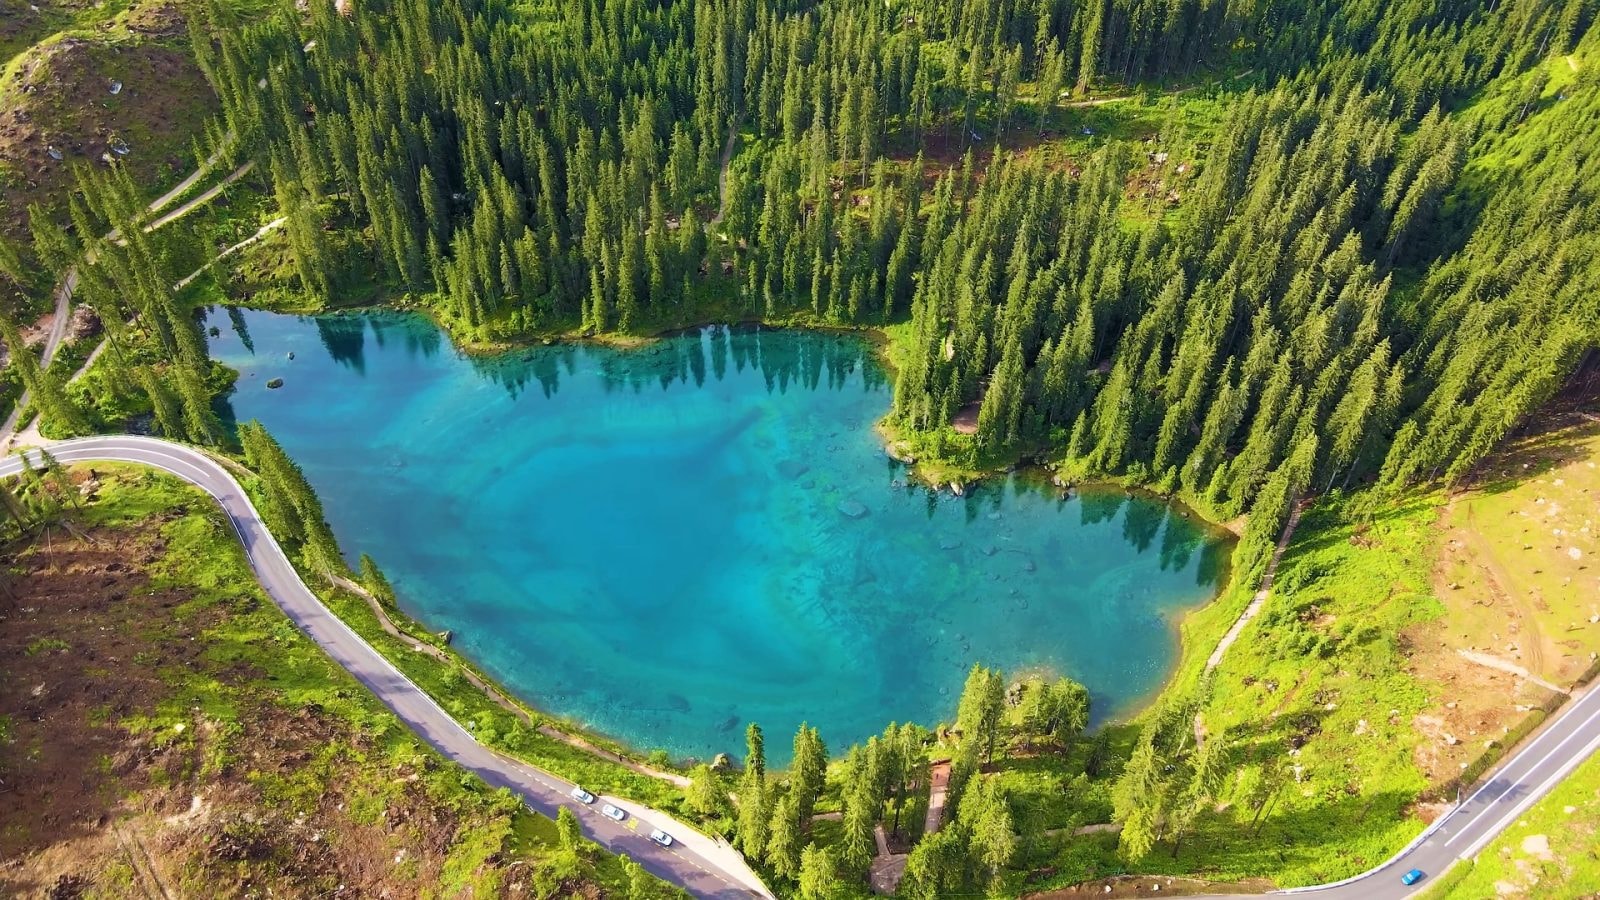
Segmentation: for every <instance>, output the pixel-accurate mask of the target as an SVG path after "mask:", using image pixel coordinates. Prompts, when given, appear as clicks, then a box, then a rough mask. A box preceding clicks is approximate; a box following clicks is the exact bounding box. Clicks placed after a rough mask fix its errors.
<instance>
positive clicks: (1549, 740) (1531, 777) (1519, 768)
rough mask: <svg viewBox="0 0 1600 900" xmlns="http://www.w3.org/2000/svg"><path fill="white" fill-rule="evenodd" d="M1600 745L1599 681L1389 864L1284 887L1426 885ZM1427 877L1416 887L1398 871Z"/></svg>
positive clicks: (1369, 897)
mask: <svg viewBox="0 0 1600 900" xmlns="http://www.w3.org/2000/svg"><path fill="white" fill-rule="evenodd" d="M1596 750H1600V686H1597V687H1591V688H1590V689H1589V690H1586V691H1584V692H1583V693H1582V694H1580V695H1578V696H1577V697H1576V698H1575V699H1573V700H1571V701H1569V702H1568V703H1567V704H1566V705H1565V706H1564V707H1562V708H1561V710H1560V711H1559V712H1558V713H1557V714H1556V716H1555V717H1554V718H1553V719H1552V720H1551V721H1550V722H1549V724H1548V725H1546V727H1545V728H1544V729H1543V730H1541V731H1540V732H1539V733H1538V734H1537V735H1535V736H1534V737H1533V739H1532V740H1529V741H1527V742H1525V743H1523V744H1522V745H1521V746H1520V747H1519V748H1518V749H1517V751H1516V753H1514V754H1513V755H1512V756H1511V757H1510V758H1509V759H1508V760H1507V761H1506V762H1505V763H1503V764H1502V765H1501V766H1500V769H1499V770H1498V771H1497V772H1495V774H1494V777H1492V778H1490V779H1489V780H1488V781H1487V782H1485V783H1484V784H1483V785H1482V786H1481V787H1479V788H1478V789H1477V790H1476V791H1474V792H1473V793H1471V794H1470V795H1468V796H1467V797H1466V798H1464V799H1463V801H1462V803H1461V805H1460V806H1458V807H1456V808H1455V809H1454V810H1452V811H1451V812H1450V813H1449V814H1448V815H1445V816H1441V817H1440V818H1439V819H1438V820H1437V821H1435V822H1434V823H1433V825H1431V826H1429V827H1428V828H1427V829H1426V830H1424V831H1423V832H1422V834H1420V835H1418V836H1417V839H1416V840H1415V841H1413V842H1412V843H1411V845H1410V846H1408V847H1405V848H1404V849H1402V850H1401V851H1400V852H1399V853H1397V854H1395V856H1393V857H1392V858H1390V859H1389V860H1388V861H1387V862H1385V863H1383V864H1381V865H1379V866H1378V867H1376V868H1374V869H1370V870H1368V871H1366V872H1363V873H1362V874H1360V875H1357V876H1355V877H1353V878H1349V879H1346V880H1344V881H1339V882H1334V883H1333V884H1325V885H1313V886H1309V887H1303V888H1294V889H1291V890H1287V891H1282V892H1281V893H1284V894H1308V895H1311V896H1314V897H1316V898H1318V900H1322V898H1341V900H1342V898H1352V900H1357V898H1359V900H1391V898H1401V897H1409V896H1411V895H1412V894H1415V893H1418V892H1420V891H1423V890H1425V889H1426V888H1427V887H1428V885H1429V883H1430V882H1432V881H1434V880H1435V879H1436V878H1438V877H1439V876H1440V875H1443V874H1444V871H1445V870H1446V869H1448V868H1450V866H1451V865H1452V864H1453V863H1455V862H1456V861H1457V860H1467V859H1471V858H1472V857H1474V856H1476V855H1477V854H1478V853H1479V851H1481V850H1482V849H1483V848H1484V847H1485V846H1487V845H1488V844H1489V842H1491V841H1493V840H1494V839H1495V838H1496V837H1497V836H1499V834H1500V833H1501V832H1502V831H1504V830H1505V829H1506V828H1508V827H1510V826H1511V824H1512V823H1514V822H1516V821H1517V819H1518V818H1519V817H1520V816H1521V815H1522V814H1523V813H1524V812H1526V811H1527V809H1528V807H1530V806H1532V805H1533V804H1534V803H1535V802H1536V801H1538V800H1539V798H1541V797H1543V796H1544V795H1545V794H1547V793H1549V792H1550V789H1551V788H1553V787H1555V785H1556V784H1557V783H1558V782H1560V781H1561V779H1563V778H1565V777H1566V776H1567V775H1568V774H1569V773H1570V772H1571V771H1572V770H1573V769H1575V768H1577V766H1578V765H1579V764H1580V763H1582V762H1583V761H1584V760H1585V759H1588V758H1589V757H1590V756H1591V755H1593V754H1594V753H1595V751H1596ZM1412 869H1421V870H1422V871H1423V873H1424V874H1425V875H1426V877H1425V878H1423V879H1422V880H1421V881H1420V882H1418V883H1417V884H1416V885H1414V886H1412V887H1406V886H1405V885H1403V884H1401V883H1400V876H1401V875H1404V874H1405V873H1406V872H1409V871H1411V870H1412Z"/></svg>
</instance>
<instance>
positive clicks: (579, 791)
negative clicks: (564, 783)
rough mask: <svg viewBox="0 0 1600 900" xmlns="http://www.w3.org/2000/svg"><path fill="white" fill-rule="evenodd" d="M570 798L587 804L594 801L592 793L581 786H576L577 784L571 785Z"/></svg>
mask: <svg viewBox="0 0 1600 900" xmlns="http://www.w3.org/2000/svg"><path fill="white" fill-rule="evenodd" d="M572 799H574V800H576V801H578V802H579V803H584V804H588V803H593V802H594V795H593V794H591V793H589V792H588V791H586V790H584V789H583V788H581V787H578V786H577V785H573V787H572Z"/></svg>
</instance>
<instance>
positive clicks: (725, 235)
mask: <svg viewBox="0 0 1600 900" xmlns="http://www.w3.org/2000/svg"><path fill="white" fill-rule="evenodd" d="M1592 5H1593V4H1591V3H1587V2H1584V0H1511V2H1504V3H1495V4H1489V3H1464V4H1455V5H1452V6H1449V7H1438V6H1436V5H1434V4H1426V3H1420V2H1409V3H1399V4H1356V5H1351V4H1346V3H1333V2H1317V0H1308V2H1305V3H1298V4H1293V6H1294V8H1293V9H1292V10H1291V9H1290V8H1288V7H1285V6H1283V5H1282V4H1266V3H1249V2H1246V3H1237V4H1202V3H1198V2H1191V0H1155V2H1153V0H1098V2H1088V3H1070V2H1065V0H1026V2H1025V0H1005V2H999V3H992V4H970V3H957V2H951V0H902V2H891V3H887V4H885V3H878V2H867V0H837V2H828V3H809V2H800V0H706V2H696V3H688V2H671V3H663V2H646V0H620V2H608V3H579V2H575V0H552V2H547V3H543V4H535V5H533V6H531V7H529V6H518V7H515V8H513V7H510V6H508V5H506V4H504V3H501V2H497V0H450V2H443V3H425V2H421V0H393V2H382V0H378V2H364V3H360V4H354V5H353V12H351V13H350V14H349V15H340V14H339V13H338V12H337V11H336V10H335V9H334V6H333V4H332V3H327V2H320V0H318V2H312V3H310V4H308V5H306V6H305V9H304V11H301V10H299V9H298V8H296V7H295V6H294V5H293V4H289V3H285V4H284V5H283V6H282V7H281V8H279V9H278V10H277V11H276V13H275V14H274V15H272V16H270V17H267V18H266V19H264V20H263V21H262V22H260V23H259V24H252V25H249V26H244V25H239V24H234V25H233V26H231V27H229V28H227V29H213V28H210V27H208V24H207V22H206V21H205V18H206V17H204V16H198V17H196V20H195V21H196V25H195V28H196V36H197V41H196V43H197V47H198V48H199V53H200V57H201V61H202V65H203V66H204V67H205V69H206V70H207V72H208V73H209V74H210V75H211V77H212V78H213V80H214V82H215V84H216V85H217V88H218V91H219V93H220V94H221V95H222V97H223V98H224V104H225V108H226V110H227V115H228V119H229V123H230V124H231V126H232V127H233V128H234V129H235V130H236V131H237V132H238V133H239V134H241V135H242V136H243V141H244V145H245V146H246V147H248V148H250V149H249V152H252V153H257V154H259V155H260V157H261V158H262V159H263V161H264V162H265V163H266V169H267V170H268V171H270V172H271V175H272V181H273V184H274V185H275V190H276V193H277V200H278V203H279V205H280V206H281V207H282V211H283V214H284V215H285V216H287V219H288V236H289V244H290V247H291V249H292V251H293V257H294V259H295V270H296V272H297V273H298V280H299V282H300V285H301V287H303V288H304V289H305V290H306V291H309V292H311V293H313V294H320V295H326V294H328V293H330V292H332V291H335V290H337V289H338V285H339V283H340V280H341V278H342V277H344V275H345V273H346V271H347V269H348V267H349V265H350V261H349V259H348V258H346V255H341V254H336V253H334V252H333V251H332V250H330V244H329V242H328V241H326V240H324V239H323V238H324V231H325V229H327V228H333V227H344V226H350V225H353V226H355V227H357V228H358V229H359V230H360V233H361V234H362V235H363V240H365V241H366V242H367V244H368V247H369V248H370V251H371V258H372V259H374V260H376V265H377V266H378V272H376V273H375V274H377V275H378V276H379V277H380V278H381V279H383V280H385V281H386V282H387V283H389V284H392V285H394V286H395V287H396V289H399V290H407V291H411V292H413V293H415V294H417V295H418V296H421V297H423V298H424V299H425V302H427V303H429V304H430V305H431V306H432V307H433V309H434V311H435V312H436V313H437V314H438V315H439V316H440V318H441V319H443V320H444V321H446V322H447V323H449V324H451V326H452V327H453V328H454V329H455V330H457V331H458V332H460V333H465V334H469V335H476V336H479V337H483V338H489V339H500V338H507V337H515V336H517V335H522V334H527V333H530V332H535V331H541V330H544V331H548V330H563V329H568V328H573V327H578V328H582V329H585V330H588V331H591V332H594V331H610V330H623V331H629V330H635V331H636V330H642V329H645V330H647V329H649V328H650V327H652V323H655V322H663V321H682V320H684V319H686V318H690V319H692V318H693V312H694V310H696V309H702V308H703V309H707V310H712V309H715V310H716V311H717V314H719V315H727V314H730V313H732V314H737V315H753V316H768V317H775V316H783V317H792V316H795V315H800V316H802V317H804V318H806V319H809V320H811V321H816V322H825V323H845V324H874V323H883V322H893V321H909V329H910V332H909V333H910V337H909V338H908V340H909V341H910V343H911V346H910V349H909V351H908V352H907V353H905V354H904V359H903V365H902V371H901V372H900V377H899V379H898V381H897V384H896V391H895V400H894V411H893V419H894V421H895V422H896V423H898V425H899V426H900V427H903V428H905V429H908V430H909V431H911V432H913V433H924V434H929V435H932V436H934V437H935V438H936V439H937V441H938V442H939V448H940V449H941V450H942V451H944V452H946V453H955V454H958V455H959V454H960V453H962V452H966V453H973V454H977V455H979V456H982V455H983V454H986V453H997V452H998V453H1009V454H1012V455H1015V454H1017V453H1021V452H1032V451H1035V450H1041V449H1042V450H1047V451H1049V452H1054V453H1059V454H1064V455H1065V457H1067V458H1068V459H1069V460H1070V461H1073V463H1074V465H1076V466H1078V467H1079V468H1081V469H1083V470H1085V471H1087V472H1096V473H1098V472H1106V473H1130V474H1132V475H1134V476H1135V477H1137V478H1139V479H1141V480H1144V481H1147V482H1150V483H1153V484H1156V485H1158V486H1160V487H1162V488H1164V489H1169V490H1170V489H1182V490H1184V491H1185V492H1186V493H1187V494H1188V495H1189V496H1191V497H1193V498H1197V499H1199V500H1202V501H1203V502H1205V503H1207V504H1209V505H1211V506H1212V507H1214V508H1215V509H1216V510H1218V511H1219V512H1220V513H1223V514H1226V515H1234V514H1237V513H1240V512H1244V511H1252V510H1253V511H1255V512H1258V513H1260V515H1259V516H1258V520H1259V522H1260V525H1261V527H1260V528H1259V529H1257V530H1259V531H1260V532H1261V534H1262V535H1268V536H1270V534H1271V532H1272V531H1273V529H1272V528H1271V527H1270V526H1273V525H1275V524H1276V523H1280V522H1281V521H1282V519H1283V518H1284V517H1285V516H1286V515H1287V512H1288V508H1289V506H1290V505H1291V504H1292V502H1293V501H1294V500H1295V499H1296V498H1298V497H1299V496H1301V495H1303V494H1304V493H1306V492H1309V491H1322V490H1326V489H1328V488H1330V487H1337V486H1340V485H1345V484H1348V483H1351V482H1352V481H1353V480H1355V479H1359V478H1382V479H1383V480H1385V481H1387V482H1389V483H1392V484H1404V483H1410V482H1416V481H1421V480H1427V479H1431V478H1437V477H1441V476H1449V477H1455V476H1458V475H1460V474H1461V473H1462V472H1463V471H1464V470H1465V469H1466V468H1467V467H1468V466H1470V465H1471V463H1472V462H1473V461H1475V460H1476V459H1478V458H1480V457H1481V456H1482V455H1483V453H1484V452H1486V451H1487V450H1488V448H1489V447H1490V446H1492V444H1493V443H1494V442H1495V441H1496V440H1497V439H1498V438H1499V437H1500V436H1501V435H1503V434H1504V433H1505V432H1506V431H1507V430H1508V429H1509V428H1510V427H1512V426H1514V425H1515V424H1516V423H1517V422H1518V421H1519V420H1520V419H1521V418H1522V417H1523V416H1525V415H1526V414H1527V413H1528V412H1529V411H1530V410H1531V409H1533V408H1534V407H1535V406H1537V405H1538V404H1539V403H1541V402H1543V401H1544V400H1546V399H1547V398H1548V397H1549V396H1551V394H1552V393H1553V392H1554V391H1556V390H1557V389H1559V387H1560V386H1561V384H1562V383H1563V381H1564V379H1565V378H1567V377H1568V376H1569V375H1570V373H1571V372H1572V371H1573V369H1574V368H1575V367H1576V366H1577V365H1579V363H1580V360H1581V358H1582V357H1583V355H1584V354H1585V352H1587V351H1588V350H1590V349H1591V348H1593V347H1594V346H1595V345H1596V343H1597V339H1596V335H1597V330H1600V329H1597V326H1596V321H1597V319H1600V315H1597V311H1596V309H1597V303H1600V300H1597V297H1600V292H1597V291H1596V290H1594V287H1595V279H1596V277H1597V275H1596V269H1597V266H1596V264H1595V263H1594V262H1593V260H1594V259H1595V254H1594V252H1593V249H1594V248H1593V246H1592V244H1593V241H1594V240H1595V239H1596V238H1595V235H1596V233H1597V229H1596V227H1595V225H1596V224H1597V223H1596V222H1595V216H1596V213H1595V209H1596V204H1595V202H1594V197H1593V190H1594V186H1595V185H1596V184H1597V183H1600V180H1597V177H1596V172H1595V162H1594V158H1593V149H1592V148H1591V147H1590V146H1589V144H1592V141H1591V142H1585V141H1584V137H1585V135H1588V134H1592V133H1593V130H1592V129H1593V110H1594V108H1595V105H1596V99H1595V96H1594V94H1595V91H1594V86H1593V79H1592V76H1585V78H1584V79H1582V80H1581V82H1580V84H1579V85H1577V86H1575V87H1573V88H1572V89H1570V91H1568V92H1566V93H1563V94H1562V95H1561V98H1560V99H1559V101H1558V102H1559V103H1561V104H1564V105H1565V108H1563V109H1561V110H1559V111H1558V112H1559V113H1560V119H1561V121H1562V122H1563V123H1564V124H1563V125H1562V126H1561V127H1554V128H1549V129H1547V131H1548V135H1547V138H1548V141H1547V143H1548V146H1546V147H1542V148H1541V149H1540V152H1539V153H1538V154H1535V155H1533V156H1532V157H1531V158H1529V157H1527V156H1523V157H1519V158H1517V160H1516V164H1515V165H1512V166H1509V167H1502V169H1501V170H1500V171H1496V172H1493V173H1488V172H1485V171H1483V167H1484V166H1485V165H1486V163H1485V155H1486V153H1487V152H1488V150H1487V148H1491V147H1494V146H1498V144H1497V143H1496V142H1497V141H1502V142H1503V140H1504V139H1506V138H1507V136H1511V137H1512V138H1513V139H1514V137H1515V129H1516V128H1517V127H1518V125H1519V124H1523V123H1526V122H1527V116H1528V112H1529V108H1530V104H1531V105H1533V106H1535V107H1536V106H1538V105H1539V104H1541V103H1546V100H1541V96H1542V95H1541V93H1540V91H1539V90H1537V89H1536V88H1537V87H1538V86H1537V85H1527V84H1523V85H1522V86H1521V88H1520V89H1522V90H1524V91H1528V90H1532V93H1531V94H1529V95H1528V99H1527V101H1526V102H1524V103H1523V104H1522V105H1521V108H1520V114H1519V115H1518V116H1516V117H1515V118H1514V119H1513V118H1511V117H1510V116H1509V114H1508V115H1507V116H1505V117H1503V120H1500V121H1489V120H1487V119H1488V117H1487V116H1484V115H1477V116H1473V115H1467V114H1464V113H1463V112H1462V111H1461V110H1462V109H1463V108H1464V100H1465V98H1468V97H1473V96H1477V94H1478V93H1481V92H1482V91H1483V89H1484V86H1485V85H1488V84H1491V82H1492V83H1494V84H1496V85H1501V84H1515V83H1518V81H1519V79H1523V76H1522V74H1521V73H1523V72H1524V71H1525V70H1527V69H1528V68H1529V67H1530V66H1531V65H1533V64H1534V63H1536V62H1538V61H1539V60H1540V59H1542V58H1544V57H1545V56H1546V55H1548V54H1551V53H1558V52H1564V51H1566V50H1568V49H1571V48H1572V47H1573V46H1574V45H1575V44H1576V43H1577V42H1579V41H1580V40H1590V41H1592V40H1594V38H1593V36H1592V35H1590V34H1589V32H1590V31H1591V30H1592V20H1593V12H1594V10H1593V9H1592ZM215 15H216V16H218V17H220V16H221V15H222V14H221V13H220V12H219V13H216V14H215ZM214 35H220V40H214V39H213V37H214ZM1217 65H1227V66H1233V67H1249V68H1250V69H1251V70H1252V71H1256V72H1257V75H1256V77H1257V79H1258V82H1259V83H1272V79H1274V78H1276V79H1277V80H1276V82H1275V86H1273V87H1269V88H1264V89H1260V90H1254V91H1251V92H1248V93H1245V94H1242V95H1238V96H1237V98H1236V102H1234V103H1232V104H1231V105H1230V107H1229V109H1228V111H1227V114H1226V119H1225V121H1223V122H1222V123H1221V124H1220V126H1218V127H1217V129H1216V131H1215V137H1214V139H1213V140H1210V141H1209V142H1207V143H1206V144H1205V145H1195V146H1184V147H1182V148H1181V150H1182V151H1183V158H1184V162H1182V163H1180V162H1178V158H1177V157H1173V158H1172V159H1168V157H1169V156H1170V155H1171V154H1169V153H1168V152H1167V151H1163V152H1161V153H1160V154H1156V153H1153V152H1150V151H1148V150H1147V149H1146V148H1143V147H1140V146H1138V145H1128V144H1123V143H1117V142H1108V143H1106V144H1105V145H1104V147H1103V149H1101V150H1099V151H1097V152H1096V153H1094V154H1093V155H1092V157H1090V158H1087V159H1085V160H1084V161H1083V164H1082V166H1072V167H1064V166H1061V165H1059V164H1056V163H1053V162H1051V161H1049V159H1048V158H1047V157H1044V156H1041V155H1034V154H1021V155H1013V154H1007V153H1003V152H998V151H991V150H990V149H989V148H990V146H991V145H992V144H993V140H992V137H991V135H992V134H1002V133H1004V131H1005V130H1006V129H1007V128H1011V129H1016V128H1023V127H1029V128H1038V127H1045V126H1050V125H1051V123H1052V121H1053V120H1054V121H1056V122H1057V123H1059V120H1060V119H1061V118H1062V113H1064V112H1065V109H1064V107H1061V106H1059V105H1058V102H1057V101H1058V100H1059V98H1060V97H1061V96H1063V95H1065V94H1067V93H1068V92H1069V90H1070V89H1074V88H1076V89H1079V90H1088V89H1091V88H1092V86H1093V85H1095V84H1097V83H1099V82H1102V81H1105V80H1107V79H1117V80H1122V81H1137V80H1140V79H1160V78H1164V77H1180V78H1181V77H1185V76H1187V75H1190V74H1192V73H1194V72H1195V71H1197V69H1198V68H1200V67H1202V66H1217ZM1474 108H1476V107H1474ZM741 130H742V131H743V138H742V139H741V138H739V137H738V136H739V133H740V131H741ZM1156 140H1158V141H1159V142H1160V143H1162V144H1163V145H1172V146H1173V147H1174V148H1176V146H1177V144H1178V143H1179V142H1180V141H1181V140H1182V138H1181V137H1180V136H1178V135H1177V134H1176V133H1174V134H1165V133H1164V134H1162V135H1158V136H1156ZM985 141H988V143H985ZM736 143H737V144H738V146H739V147H740V148H741V149H740V152H738V153H736V154H735V153H732V152H731V151H733V150H734V149H735V146H736ZM952 147H954V148H955V150H956V152H957V153H958V154H959V153H960V152H961V151H962V149H963V148H965V152H966V155H965V158H964V159H963V160H961V161H960V162H959V163H957V164H951V165H948V166H942V165H937V164H934V163H931V162H928V161H927V160H926V159H925V157H924V156H923V152H924V151H925V150H928V149H930V148H942V152H946V153H948V151H949V150H950V149H951V148H952ZM1158 157H1159V160H1160V161H1159V162H1152V160H1155V159H1157V158H1158ZM946 158H951V157H948V156H947V157H946ZM1151 166H1158V167H1160V168H1161V171H1162V172H1163V174H1171V173H1172V172H1173V171H1174V170H1175V168H1176V167H1178V166H1182V167H1183V169H1182V170H1181V171H1184V172H1186V173H1187V178H1188V180H1187V181H1186V182H1185V184H1186V185H1187V187H1186V188H1185V190H1184V192H1183V193H1184V196H1183V197H1182V200H1181V203H1179V204H1178V205H1177V208H1176V209H1175V210H1173V211H1172V212H1170V213H1169V214H1165V215H1159V216H1155V217H1152V216H1150V215H1148V214H1146V213H1145V212H1144V211H1142V210H1139V209H1131V208H1129V203H1128V200H1127V197H1128V196H1129V192H1128V190H1127V187H1126V186H1127V184H1128V183H1129V179H1130V177H1132V176H1133V175H1134V174H1136V173H1137V172H1139V171H1141V170H1145V169H1148V168H1149V167H1151ZM130 251H131V252H136V248H130ZM719 263H720V265H719ZM719 269H722V271H719ZM135 271H136V270H135ZM181 332H182V330H181V329H173V332H172V333H173V335H174V340H175V341H177V343H176V344H175V346H174V351H175V353H177V354H181V355H192V354H193V350H192V349H191V348H189V347H187V346H185V345H183V344H182V338H183V334H182V333H181ZM963 413H966V414H968V415H974V414H975V419H976V434H975V436H974V437H973V438H972V439H971V440H970V441H966V442H965V443H963V442H962V438H961V437H960V436H957V435H955V434H954V432H953V431H952V430H951V429H950V427H949V426H950V425H951V424H952V423H953V422H954V421H956V420H957V419H958V418H959V417H961V415H962V414H963ZM184 427H185V428H186V429H188V430H191V431H196V432H203V431H204V430H205V425H204V423H200V422H191V423H189V424H187V425H186V426H184ZM1258 555H1259V554H1258ZM1246 561H1247V562H1250V561H1251V560H1250V559H1249V558H1248V554H1247V559H1246Z"/></svg>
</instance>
